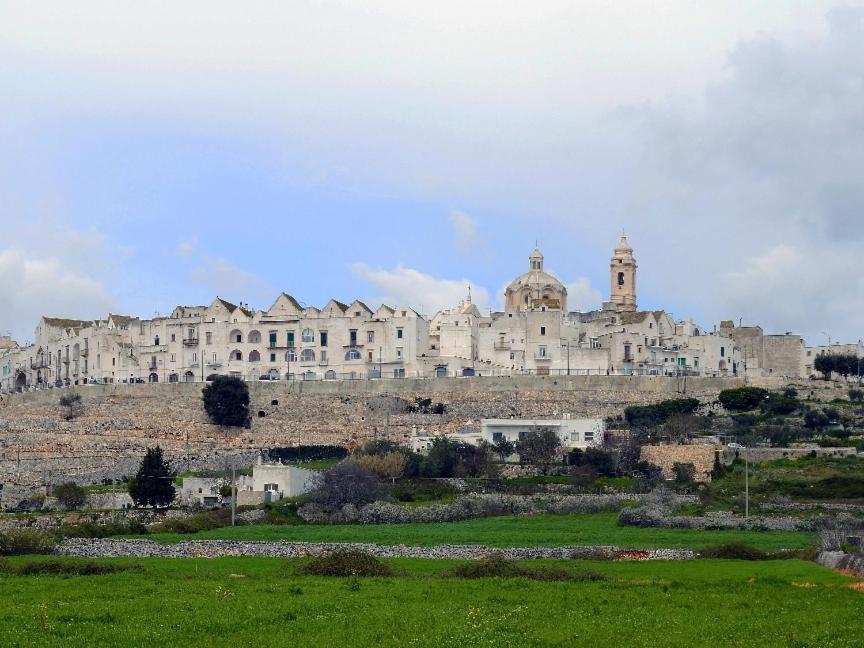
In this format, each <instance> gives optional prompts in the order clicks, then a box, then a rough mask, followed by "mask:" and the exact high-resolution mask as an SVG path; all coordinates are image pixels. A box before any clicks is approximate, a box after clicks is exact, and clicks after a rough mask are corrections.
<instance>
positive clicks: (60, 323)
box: [42, 316, 87, 328]
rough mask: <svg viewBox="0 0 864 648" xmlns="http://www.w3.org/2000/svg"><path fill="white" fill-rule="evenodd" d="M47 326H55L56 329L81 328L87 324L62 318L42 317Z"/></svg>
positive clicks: (82, 321)
mask: <svg viewBox="0 0 864 648" xmlns="http://www.w3.org/2000/svg"><path fill="white" fill-rule="evenodd" d="M42 321H44V322H45V323H46V324H47V325H48V326H56V327H58V328H83V327H84V326H85V325H86V324H87V322H85V321H84V320H76V319H66V318H64V317H45V316H43V317H42Z"/></svg>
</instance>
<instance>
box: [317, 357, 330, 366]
mask: <svg viewBox="0 0 864 648" xmlns="http://www.w3.org/2000/svg"><path fill="white" fill-rule="evenodd" d="M329 365H330V358H319V359H318V366H319V367H327V366H329Z"/></svg>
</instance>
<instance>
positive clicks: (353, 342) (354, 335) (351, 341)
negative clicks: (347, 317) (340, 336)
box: [348, 329, 357, 346]
mask: <svg viewBox="0 0 864 648" xmlns="http://www.w3.org/2000/svg"><path fill="white" fill-rule="evenodd" d="M348 339H349V344H350V345H351V346H357V330H356V329H354V330H352V331H349V338H348Z"/></svg>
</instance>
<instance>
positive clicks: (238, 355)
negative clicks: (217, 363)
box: [231, 349, 243, 362]
mask: <svg viewBox="0 0 864 648" xmlns="http://www.w3.org/2000/svg"><path fill="white" fill-rule="evenodd" d="M231 360H235V361H237V362H241V361H242V360H243V352H242V351H237V350H236V349H235V350H234V351H232V352H231Z"/></svg>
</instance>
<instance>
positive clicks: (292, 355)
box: [285, 348, 297, 362]
mask: <svg viewBox="0 0 864 648" xmlns="http://www.w3.org/2000/svg"><path fill="white" fill-rule="evenodd" d="M285 359H286V360H287V361H288V362H297V352H296V351H295V350H294V349H293V348H291V349H288V351H286V352H285Z"/></svg>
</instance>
